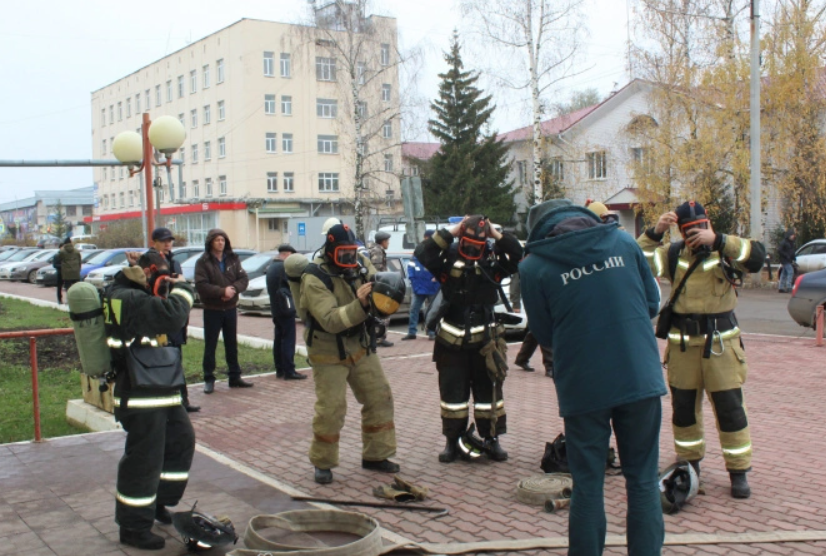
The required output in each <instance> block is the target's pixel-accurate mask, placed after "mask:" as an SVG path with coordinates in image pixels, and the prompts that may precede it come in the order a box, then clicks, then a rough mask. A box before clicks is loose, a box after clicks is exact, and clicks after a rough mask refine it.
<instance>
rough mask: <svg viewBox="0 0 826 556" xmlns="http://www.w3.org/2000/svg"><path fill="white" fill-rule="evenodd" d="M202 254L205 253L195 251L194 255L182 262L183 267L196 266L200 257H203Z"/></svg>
mask: <svg viewBox="0 0 826 556" xmlns="http://www.w3.org/2000/svg"><path fill="white" fill-rule="evenodd" d="M201 255H203V253H195V254H194V255H192V256H191V257H189V258H188V259H187V260H185V261H184V262H182V263H181V268H195V263H197V262H198V259H200V258H201Z"/></svg>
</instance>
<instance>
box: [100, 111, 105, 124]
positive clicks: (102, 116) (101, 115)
mask: <svg viewBox="0 0 826 556" xmlns="http://www.w3.org/2000/svg"><path fill="white" fill-rule="evenodd" d="M105 125H106V108H101V109H100V127H103V126H105Z"/></svg>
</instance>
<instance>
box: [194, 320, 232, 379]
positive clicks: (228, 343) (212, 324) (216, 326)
mask: <svg viewBox="0 0 826 556" xmlns="http://www.w3.org/2000/svg"><path fill="white" fill-rule="evenodd" d="M222 332H223V334H224V353H225V356H226V361H227V367H229V379H230V380H233V379H238V378H241V366H240V365H239V364H238V312H237V311H236V309H235V308H232V309H227V310H226V311H221V310H219V309H204V343H205V344H206V345H205V346H204V363H203V366H204V382H215V349H216V348H217V347H218V335H219V334H221V333H222Z"/></svg>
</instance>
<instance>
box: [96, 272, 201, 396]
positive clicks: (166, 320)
mask: <svg viewBox="0 0 826 556" xmlns="http://www.w3.org/2000/svg"><path fill="white" fill-rule="evenodd" d="M138 273H140V274H143V270H142V269H141V268H140V267H137V266H134V267H128V268H127V269H124V270H123V271H121V272H119V273H118V274H117V275H116V276H115V281H114V283H113V284H112V286H111V288H110V289H109V290H108V292H107V296H106V297H107V303H111V305H112V311H113V312H114V314H115V318H116V319H117V322H118V323H119V326H118V327H117V334H116V336H117V339H118V340H121V341H128V340H131V339H133V338H137V339H138V341H140V339H141V338H149V339H158V336H162V335H172V334H175V333H177V332H179V331H180V330H181V328H183V327H184V325H185V324H186V321H187V319H188V318H189V311H190V309H191V308H192V305H193V303H194V300H195V292H194V291H193V289H192V286H190V285H189V284H187V283H186V282H177V283H176V284H175V286H174V287H173V288H172V291H171V292H170V293H169V296H168V297H167V298H166V299H164V298H162V297H154V296H152V295H151V294H150V293H149V291H148V290H147V289H146V287H145V286H144V285H143V284H140V283H138V282H137V281H135V280H138V279H139V278H140V277H139V274H138ZM104 318H105V319H106V321H107V324H113V323H111V322H109V313H108V310H106V309H104ZM159 340H160V341H159V343H161V344H165V343H166V342H165V341H164V338H160V339H159ZM119 352H120V350H117V349H114V350H113V356H114V360H115V369H116V371H117V380H116V384H115V395H116V396H118V397H124V396H126V395H128V396H130V397H153V396H163V395H169V394H170V389H161V390H150V389H145V390H140V391H139V392H131V385H130V383H129V373H128V372H126V367H125V365H124V363H123V361H122V358H121V356H120V353H119ZM171 390H172V393H178V392H179V390H180V389H179V388H175V389H171Z"/></svg>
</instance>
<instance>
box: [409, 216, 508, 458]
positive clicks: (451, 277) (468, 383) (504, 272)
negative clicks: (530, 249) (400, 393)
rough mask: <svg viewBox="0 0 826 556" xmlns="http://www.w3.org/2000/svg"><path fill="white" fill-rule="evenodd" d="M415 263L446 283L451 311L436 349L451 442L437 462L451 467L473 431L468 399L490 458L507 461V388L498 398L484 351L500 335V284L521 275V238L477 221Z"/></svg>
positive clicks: (427, 246) (441, 238) (442, 238)
mask: <svg viewBox="0 0 826 556" xmlns="http://www.w3.org/2000/svg"><path fill="white" fill-rule="evenodd" d="M454 240H456V241H454ZM415 257H416V258H417V259H418V260H419V261H420V262H421V263H422V265H423V266H424V267H425V268H427V270H428V271H430V273H431V274H433V276H434V277H436V279H437V280H439V282H441V284H442V295H443V298H444V300H446V303H447V305H446V307H444V308H442V311H443V316H442V318H441V321H440V323H439V324H438V326H437V329H436V343H435V345H434V347H433V361H435V362H436V369H437V370H438V371H439V393H440V397H441V415H442V434H444V435H445V437H446V438H447V443H446V445H445V449H444V451H443V452H442V453H441V454H439V461H441V462H442V463H450V462H452V461H454V460H455V459H456V456H457V455H458V449H459V446H458V442H459V438H460V437H461V436H462V434H463V433H464V432H465V430H466V429H467V427H468V419H469V413H470V404H469V401H470V394H471V392H473V416H474V421H475V423H476V427H477V429H478V431H479V434H480V435H481V436H482V437H484V438H485V441H486V445H487V446H489V451H488V452H487V453H488V456H489V457H490V458H491V459H493V460H494V461H505V460H507V459H508V453H507V452H506V451H505V450H504V449H502V447H501V446H500V444H499V439H498V436H499V435H501V434H504V433H505V432H506V431H507V417H506V415H505V404H504V400H503V398H502V385H501V382H499V383H498V384H497V386H496V392H494V390H493V382H492V380H491V378H490V376H489V375H488V368H487V366H486V363H485V357H484V355H482V354H481V353H480V350H481V349H482V348H483V347H484V346H485V345H486V344H487V343H488V342H490V341H491V337H492V336H493V335H495V334H496V324H495V321H494V311H493V308H494V306H495V305H496V303H497V301H498V298H499V295H500V292H501V287H500V283H501V281H502V280H503V279H504V278H506V277H507V276H510V275H511V274H514V273H516V272H517V271H518V264H519V260H520V259H521V258H522V246H521V245H520V244H519V241H518V240H517V239H516V237H514V236H512V235H510V234H507V233H504V234H503V233H500V232H498V231H496V229H495V228H493V226H491V224H490V221H489V220H488V219H487V218H485V217H484V216H481V215H475V216H467V217H465V218H464V219H463V220H462V221H461V222H460V223H459V224H457V225H455V226H454V227H453V228H451V229H449V230H448V229H444V228H443V229H440V230H438V231H437V232H436V233H435V234H433V236H432V237H431V238H430V239H426V240H425V241H423V242H422V243H420V244H419V245H418V246H417V247H416V251H415ZM494 398H495V400H496V402H495V407H493V406H494ZM494 416H495V418H496V425H495V430H492V429H493V427H492V426H491V424H492V418H493V417H494Z"/></svg>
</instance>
